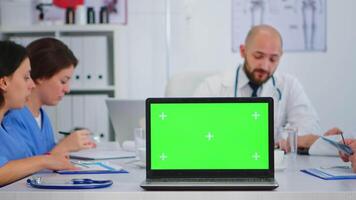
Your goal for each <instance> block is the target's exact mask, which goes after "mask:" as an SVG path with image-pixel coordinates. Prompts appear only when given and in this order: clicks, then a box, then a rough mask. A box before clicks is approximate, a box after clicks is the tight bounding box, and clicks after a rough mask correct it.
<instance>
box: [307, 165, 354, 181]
mask: <svg viewBox="0 0 356 200" xmlns="http://www.w3.org/2000/svg"><path fill="white" fill-rule="evenodd" d="M300 171H301V172H304V173H306V174H309V175H311V176H315V177H318V178H321V179H324V180H344V179H356V173H354V172H352V169H351V167H349V166H332V167H327V168H323V167H319V168H308V169H303V170H300Z"/></svg>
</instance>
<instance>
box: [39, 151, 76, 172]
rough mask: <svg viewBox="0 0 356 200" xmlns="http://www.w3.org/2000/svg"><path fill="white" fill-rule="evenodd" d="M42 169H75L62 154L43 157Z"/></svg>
mask: <svg viewBox="0 0 356 200" xmlns="http://www.w3.org/2000/svg"><path fill="white" fill-rule="evenodd" d="M44 168H46V169H49V170H75V169H76V167H75V166H74V165H73V164H72V163H71V162H70V161H69V159H68V156H67V155H66V154H63V153H55V154H50V155H45V156H44Z"/></svg>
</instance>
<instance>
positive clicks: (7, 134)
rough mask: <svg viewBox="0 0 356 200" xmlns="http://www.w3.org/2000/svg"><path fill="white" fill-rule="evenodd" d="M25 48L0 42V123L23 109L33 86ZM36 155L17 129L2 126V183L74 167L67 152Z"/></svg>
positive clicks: (0, 127)
mask: <svg viewBox="0 0 356 200" xmlns="http://www.w3.org/2000/svg"><path fill="white" fill-rule="evenodd" d="M30 71H31V66H30V61H29V58H28V55H27V53H26V49H25V48H24V47H22V46H20V45H17V44H15V43H13V42H9V41H0V122H1V123H2V122H3V118H4V115H5V113H7V112H9V110H10V109H15V108H22V107H23V106H24V105H25V101H26V99H27V98H28V97H29V95H30V94H31V90H32V89H33V88H34V83H33V81H32V79H31V76H30ZM31 156H33V154H32V152H31V151H30V149H29V148H28V146H27V145H26V143H25V141H24V140H23V139H22V137H21V136H20V135H19V134H18V133H17V132H16V130H13V129H11V128H10V129H8V128H7V127H5V126H4V125H3V123H2V124H1V126H0V186H2V185H5V184H8V183H11V182H13V181H15V180H17V179H20V178H23V177H25V176H28V175H30V174H32V173H35V172H37V171H39V170H42V169H51V170H61V169H73V168H74V166H73V165H72V164H71V163H70V162H69V161H68V159H67V158H66V157H65V156H64V154H51V155H40V156H34V157H31Z"/></svg>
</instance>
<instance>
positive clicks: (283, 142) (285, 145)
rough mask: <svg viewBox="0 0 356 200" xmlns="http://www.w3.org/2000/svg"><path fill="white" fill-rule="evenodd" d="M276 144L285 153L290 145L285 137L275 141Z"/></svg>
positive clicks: (288, 150)
mask: <svg viewBox="0 0 356 200" xmlns="http://www.w3.org/2000/svg"><path fill="white" fill-rule="evenodd" d="M276 146H277V147H278V148H279V149H281V150H283V151H284V152H286V153H288V152H290V146H289V144H288V142H287V140H286V139H281V140H279V141H277V142H276Z"/></svg>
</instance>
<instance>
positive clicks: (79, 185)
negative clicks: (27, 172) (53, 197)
mask: <svg viewBox="0 0 356 200" xmlns="http://www.w3.org/2000/svg"><path fill="white" fill-rule="evenodd" d="M27 184H28V185H29V186H31V187H34V188H39V189H67V190H68V189H69V190H71V189H97V188H106V187H109V186H111V185H112V184H113V181H112V180H93V179H89V178H84V179H66V180H55V179H49V178H45V177H36V176H34V177H30V178H29V179H27Z"/></svg>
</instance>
